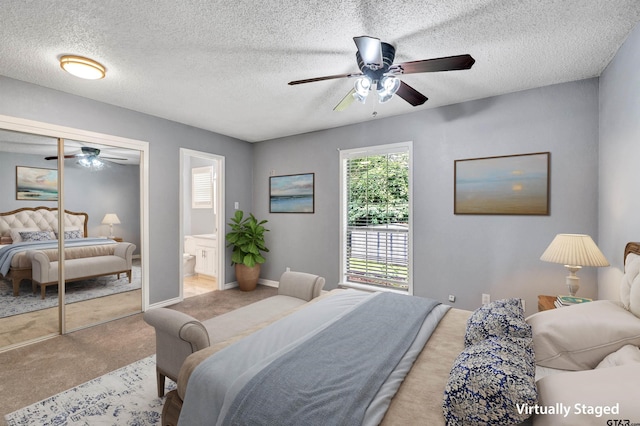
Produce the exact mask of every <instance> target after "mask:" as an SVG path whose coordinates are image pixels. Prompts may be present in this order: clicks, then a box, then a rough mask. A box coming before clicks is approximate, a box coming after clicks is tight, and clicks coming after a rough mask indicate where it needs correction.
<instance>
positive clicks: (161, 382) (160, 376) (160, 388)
mask: <svg viewBox="0 0 640 426" xmlns="http://www.w3.org/2000/svg"><path fill="white" fill-rule="evenodd" d="M164 377H165V376H164V374H162V373H161V372H160V370H159V369H158V368H157V367H156V379H157V381H158V398H162V397H163V396H164Z"/></svg>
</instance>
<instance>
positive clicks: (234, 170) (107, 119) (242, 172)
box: [0, 76, 253, 304]
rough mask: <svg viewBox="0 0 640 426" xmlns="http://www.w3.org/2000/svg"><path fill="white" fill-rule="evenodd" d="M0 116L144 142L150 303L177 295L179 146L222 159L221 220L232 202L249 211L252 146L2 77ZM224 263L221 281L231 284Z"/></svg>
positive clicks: (230, 211) (229, 270)
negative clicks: (223, 209)
mask: <svg viewBox="0 0 640 426" xmlns="http://www.w3.org/2000/svg"><path fill="white" fill-rule="evenodd" d="M0 114H3V115H8V116H12V117H20V118H24V119H29V120H37V121H42V122H46V123H53V124H57V125H61V126H68V127H72V128H76V129H82V130H88V131H93V132H100V133H105V134H109V135H115V136H121V137H125V138H131V139H137V140H142V141H147V142H149V146H150V149H149V151H150V152H149V163H150V167H149V177H150V179H149V180H150V182H149V190H150V194H149V208H150V219H149V230H150V232H149V234H150V235H149V240H150V247H149V250H150V252H149V258H150V265H149V266H150V268H149V269H150V270H149V272H150V275H149V280H150V287H151V288H150V298H149V299H150V302H151V303H152V304H153V303H158V302H161V301H163V300H167V299H171V298H175V297H178V295H179V283H180V280H179V277H178V271H179V262H181V261H182V252H181V249H180V242H179V227H178V226H177V224H178V216H179V211H180V210H179V209H180V208H181V207H180V205H179V202H178V194H179V191H178V188H179V183H180V176H179V173H180V164H179V163H180V155H179V148H180V147H184V148H189V149H193V150H197V151H203V152H209V153H213V154H218V155H221V156H224V157H225V163H226V181H225V182H226V187H225V192H226V196H227V199H228V200H230V201H229V202H227V203H226V212H225V217H230V216H231V215H232V214H233V201H238V202H239V203H240V205H241V206H242V207H243V208H246V209H247V210H248V209H250V208H251V203H252V192H251V186H252V182H253V176H252V158H253V145H251V144H249V143H247V142H243V141H240V140H237V139H234V138H230V137H226V136H222V135H219V134H215V133H212V132H208V131H205V130H202V129H197V128H194V127H190V126H186V125H183V124H179V123H175V122H171V121H168V120H164V119H161V118H157V117H153V116H149V115H146V114H141V113H137V112H134V111H131V110H127V109H124V108H119V107H115V106H112V105H107V104H104V103H100V102H96V101H93V100H90V99H86V98H82V97H79V96H74V95H69V94H66V93H63V92H59V91H56V90H50V89H47V88H43V87H40V86H37V85H34V84H29V83H24V82H21V81H18V80H14V79H10V78H6V77H2V76H0ZM212 119H215V118H212ZM228 256H230V253H229V254H228ZM226 264H227V266H226V277H227V278H226V279H227V281H230V282H231V281H234V280H235V278H234V277H235V274H234V272H233V268H231V267H230V266H229V262H226Z"/></svg>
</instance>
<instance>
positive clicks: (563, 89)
mask: <svg viewBox="0 0 640 426" xmlns="http://www.w3.org/2000/svg"><path fill="white" fill-rule="evenodd" d="M638 57H640V30H639V29H638V28H637V27H636V28H635V30H634V31H633V32H631V33H630V35H629V37H628V39H627V40H626V42H625V44H624V45H623V46H622V47H621V49H620V50H619V51H618V52H617V54H616V56H615V57H614V58H613V60H612V62H611V64H610V65H609V66H608V68H607V69H606V70H605V72H604V73H603V74H602V76H600V77H599V78H594V79H589V80H582V81H577V82H569V83H563V84H559V85H555V86H551V87H542V88H536V89H531V90H527V91H523V92H518V93H513V94H509V95H503V96H498V97H495V98H489V99H482V100H476V101H470V102H466V103H463V104H458V105H452V106H448V107H442V108H438V109H436V110H425V111H419V112H415V113H411V114H408V115H405V116H399V117H393V118H387V119H384V120H378V121H369V122H366V123H364V124H357V125H352V126H349V127H345V128H338V129H332V130H326V131H320V132H315V133H309V134H305V135H301V136H292V137H287V138H282V139H279V140H274V141H267V142H261V143H257V144H250V143H246V142H243V141H240V140H237V139H234V138H231V137H227V136H223V135H219V134H214V133H212V132H208V131H205V130H201V129H197V128H193V127H189V126H186V125H182V124H177V123H174V122H169V121H167V120H163V119H161V118H157V117H152V116H148V115H144V114H141V113H137V112H133V111H131V110H126V109H122V108H118V107H114V106H111V105H107V104H103V103H99V102H95V101H91V100H88V99H86V98H82V97H79V96H74V95H69V94H66V93H62V92H58V91H55V90H52V89H47V88H43V87H40V86H36V85H33V84H30V83H25V82H22V81H18V80H15V79H11V78H7V77H1V78H0V93H1V94H2V96H0V114H3V115H6V116H12V117H20V118H24V119H31V120H37V121H42V122H49V123H55V124H59V125H64V126H69V127H74V128H80V129H89V130H92V131H96V132H102V133H107V134H113V135H119V136H123V137H130V138H134V139H140V140H146V141H150V143H151V159H150V161H151V171H150V173H151V176H150V180H151V182H153V185H152V186H151V196H150V210H151V211H153V212H157V213H155V214H154V215H152V216H151V217H150V224H149V225H150V233H151V240H152V244H151V247H150V281H151V282H152V283H153V284H152V286H151V288H150V292H151V294H150V302H151V303H152V304H160V303H162V302H164V301H170V300H173V299H175V298H176V297H177V295H178V287H177V284H176V283H177V281H178V278H179V272H178V270H179V267H178V265H179V264H178V258H177V256H174V253H177V252H179V235H178V231H177V230H176V228H175V224H176V223H177V222H178V208H177V207H176V206H177V205H178V202H177V193H178V182H177V179H176V176H177V175H178V163H177V160H176V159H177V156H178V148H179V147H180V146H185V147H188V148H190V149H195V150H199V151H209V152H215V153H219V154H221V155H224V156H225V158H226V161H227V200H228V202H227V203H226V216H227V217H229V216H230V215H231V214H232V213H233V202H234V201H238V202H239V204H240V206H241V207H243V208H245V209H247V210H248V209H251V210H252V211H254V212H256V214H259V215H262V216H264V217H267V218H268V219H269V220H270V224H271V225H272V232H271V234H270V235H269V238H271V241H270V244H271V246H273V250H272V253H271V255H270V258H269V263H268V264H267V265H266V266H265V272H264V278H266V279H271V280H276V279H277V278H278V277H279V275H280V273H281V272H282V271H283V270H284V268H285V267H287V266H290V267H292V268H293V269H299V270H307V271H310V272H316V273H318V272H322V273H323V274H324V275H325V276H326V278H327V282H328V283H335V282H336V281H337V272H336V271H337V264H338V259H337V258H336V257H335V256H334V255H332V253H336V252H337V244H338V242H337V235H336V236H335V237H334V238H332V237H331V235H325V233H324V232H323V229H331V228H335V227H336V226H337V223H338V217H337V213H336V212H333V211H330V208H329V206H331V205H332V204H333V203H334V201H333V200H334V197H335V196H336V195H335V193H336V191H337V182H336V180H335V179H336V178H335V176H336V175H337V167H338V166H337V151H336V150H335V148H344V147H349V146H362V145H375V144H385V143H390V142H399V141H405V140H413V141H414V144H415V145H416V176H415V179H416V181H415V184H416V187H417V188H420V191H419V192H418V193H417V194H416V203H417V210H416V211H415V216H416V217H419V218H420V220H419V221H417V222H416V225H415V227H416V229H415V233H416V234H417V235H421V236H422V235H424V236H425V237H424V238H423V239H421V240H420V241H419V242H417V244H416V246H415V247H414V249H415V251H416V257H417V258H420V259H421V260H422V261H421V262H420V265H419V266H417V267H416V270H415V294H416V295H429V296H431V297H435V298H437V299H440V300H446V296H447V295H448V294H455V295H456V296H457V298H458V299H457V300H458V301H457V302H456V305H455V306H456V307H461V308H467V309H471V308H473V307H476V306H479V304H480V299H481V294H482V293H490V294H491V295H492V297H493V298H500V297H507V296H511V295H518V296H521V297H524V298H525V300H526V302H527V310H528V312H529V313H532V312H534V311H535V306H536V297H537V295H538V294H555V293H557V292H558V291H559V290H558V289H559V288H562V282H563V280H564V275H565V272H564V270H563V268H562V267H561V266H557V265H551V264H546V263H544V262H541V261H539V257H540V254H541V252H542V250H544V248H545V247H546V245H547V244H548V243H549V242H550V240H551V238H552V237H553V235H555V234H556V233H558V232H584V233H588V234H591V235H592V236H593V237H594V239H596V241H597V242H598V244H599V247H600V248H601V249H602V251H603V252H604V254H605V256H606V257H607V258H608V259H609V261H610V262H611V264H612V267H610V268H601V269H599V270H595V269H591V268H585V269H584V270H583V271H581V277H582V281H583V289H582V290H581V293H580V294H582V295H585V296H592V297H599V298H607V297H613V296H612V295H614V294H615V291H614V290H612V288H613V287H615V285H616V284H617V282H618V281H619V278H620V275H621V270H622V263H621V258H620V251H621V247H623V245H624V242H626V241H637V240H638V239H640V225H638V224H637V223H636V221H635V217H636V212H637V211H638V208H639V207H640V206H638V203H639V201H638V199H637V197H633V196H631V194H634V193H635V191H636V186H637V185H636V184H635V173H634V170H635V167H636V163H637V160H635V159H637V157H638V155H639V154H640V147H639V145H638V144H637V135H638V134H640V132H639V129H638V124H637V122H638V121H640V120H638V118H639V116H640V109H639V108H638V105H637V103H636V102H635V99H637V98H638V96H639V95H640V85H639V84H638V78H639V77H638V76H637V73H636V71H635V70H637V69H638V66H640V64H639V63H638ZM177 141H179V142H177ZM552 144H553V145H552ZM539 151H550V152H551V163H552V170H551V182H552V190H551V194H552V195H551V196H552V200H551V209H552V210H551V215H550V216H548V217H539V218H529V217H527V218H520V217H495V216H494V217H456V216H454V215H453V214H452V209H453V203H452V193H453V192H452V180H453V171H452V167H453V161H454V160H456V159H460V158H475V157H482V156H488V155H505V154H519V153H527V152H539ZM285 152H286V153H287V155H286V156H284V155H283V153H285ZM290 156H291V157H290ZM287 158H295V159H296V164H295V167H294V166H293V165H292V162H290V161H287V160H286V159H287ZM285 161H286V162H285ZM421 165H424V166H423V167H421ZM247 167H248V168H249V169H252V170H254V173H253V176H251V175H249V174H247V173H245V172H243V169H244V168H247ZM272 169H273V170H276V172H277V173H278V174H286V173H297V172H309V171H313V172H315V173H316V177H317V187H316V188H317V197H318V198H317V202H318V210H317V213H316V214H314V215H308V216H304V217H295V218H294V219H293V220H291V218H289V223H286V224H285V223H284V221H285V218H281V217H277V216H275V215H268V213H267V211H268V209H267V207H266V202H267V198H266V197H267V193H266V188H267V186H266V181H267V179H268V176H269V172H270V170H272ZM300 232H304V233H305V239H304V240H303V241H300V240H298V239H296V238H295V236H296V235H298V234H299V233H300ZM336 232H337V231H336ZM307 241H314V242H315V243H314V244H313V245H309V244H308V243H307ZM461 247H462V249H463V252H462V253H461ZM285 248H286V250H285ZM458 258H462V259H464V261H462V260H461V261H460V264H455V265H452V264H451V259H458ZM226 275H227V277H228V279H227V281H231V280H232V279H231V277H232V276H233V275H232V271H231V269H230V268H229V267H227V270H226ZM596 283H598V284H596ZM327 287H330V285H328V286H327Z"/></svg>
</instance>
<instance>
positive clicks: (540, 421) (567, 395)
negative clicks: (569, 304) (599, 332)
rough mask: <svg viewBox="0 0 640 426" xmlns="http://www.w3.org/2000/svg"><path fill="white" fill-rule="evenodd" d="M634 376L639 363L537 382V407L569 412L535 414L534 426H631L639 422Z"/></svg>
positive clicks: (639, 390)
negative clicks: (560, 409) (556, 408)
mask: <svg viewBox="0 0 640 426" xmlns="http://www.w3.org/2000/svg"><path fill="white" fill-rule="evenodd" d="M562 309H566V308H562ZM636 377H640V364H633V365H624V366H621V367H615V368H600V369H597V370H587V371H572V372H569V373H561V374H554V375H551V376H546V377H543V378H542V379H540V380H538V382H537V385H538V406H539V407H541V408H543V409H544V408H545V407H548V408H551V407H561V408H562V409H563V410H564V411H565V412H566V410H569V411H568V414H567V416H566V417H565V416H564V412H563V413H562V414H536V415H535V416H533V425H534V426H565V425H566V426H568V425H580V426H590V425H593V426H604V425H632V424H634V423H633V422H637V421H638V419H640V404H638V395H640V380H634V379H635V378H636ZM607 411H608V412H607ZM621 419H627V420H626V421H625V420H621ZM615 420H617V422H616V421H615ZM629 420H630V421H629Z"/></svg>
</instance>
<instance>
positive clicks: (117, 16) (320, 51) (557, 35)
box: [0, 0, 640, 142]
mask: <svg viewBox="0 0 640 426" xmlns="http://www.w3.org/2000/svg"><path fill="white" fill-rule="evenodd" d="M0 17H1V25H0V40H1V41H2V42H1V43H0V75H4V76H7V77H11V78H15V79H18V80H23V81H27V82H31V83H35V84H38V85H41V86H45V87H50V88H53V89H57V90H61V91H64V92H68V93H73V94H76V95H80V96H84V97H87V98H91V99H95V100H99V101H102V102H106V103H109V104H113V105H117V106H121V107H124V108H129V109H132V110H135V111H140V112H144V113H147V114H152V115H155V116H158V117H163V118H166V119H170V120H174V121H178V122H181V123H185V124H189V125H193V126H196V127H200V128H203V129H208V130H211V131H214V132H217V133H221V134H225V135H229V136H233V137H236V138H239V139H242V140H246V141H250V142H257V141H262V140H267V139H272V138H276V137H281V136H286V135H293V134H299V133H305V132H309V131H314V130H320V129H326V128H331V127H337V126H342V125H346V124H351V123H357V122H362V121H367V120H372V119H375V118H373V116H374V114H373V112H374V111H375V112H377V118H381V117H388V116H392V115H398V114H405V113H409V112H413V111H416V110H419V109H424V108H433V107H436V106H441V105H447V104H453V103H458V102H463V101H467V100H471V99H479V98H484V97H488V96H494V95H498V94H503V93H509V92H514V91H519V90H524V89H529V88H533V87H539V86H545V85H549V84H555V83H561V82H566V81H573V80H579V79H584V78H590V77H594V76H598V75H600V73H601V72H602V71H603V70H604V68H605V67H606V65H607V64H608V63H609V61H610V60H611V58H612V57H613V55H614V54H615V53H616V51H617V49H618V48H619V47H620V45H621V44H622V43H623V42H624V40H625V38H626V36H627V35H628V33H629V32H630V31H631V29H632V28H633V27H634V25H635V24H636V23H637V22H638V21H639V20H640V1H638V0H600V1H595V0H536V1H534V0H530V1H526V0H520V1H510V2H505V1H503V0H446V1H445V0H439V1H425V0H422V1H413V0H403V1H394V0H386V1H384V2H383V1H367V0H309V1H300V0H272V1H262V2H259V1H256V0H234V1H205V0H199V1H198V0H183V1H176V0H135V1H131V2H123V1H113V0H103V1H77V0H73V1H72V0H48V1H31V0H3V1H2V7H1V8H0ZM360 35H369V36H374V37H378V38H380V39H381V40H383V41H386V42H389V43H391V44H393V45H394V46H395V47H396V60H395V62H396V63H397V62H405V61H412V60H420V59H429V58H436V57H442V56H451V55H459V54H465V53H469V54H471V55H472V56H473V57H474V58H475V59H476V63H475V65H474V66H473V68H472V69H471V70H466V71H449V72H439V73H423V74H411V75H406V76H403V77H402V80H403V81H405V82H406V83H407V84H409V85H411V86H412V87H414V88H415V89H417V90H419V91H420V92H422V93H424V94H425V95H426V96H427V97H428V98H429V100H428V101H427V102H426V103H425V104H424V105H423V106H420V107H412V106H410V105H409V104H408V103H406V102H405V101H403V100H402V99H400V98H398V97H395V98H394V99H392V100H391V101H390V102H388V103H386V104H377V103H376V102H374V101H375V99H374V97H373V96H370V97H369V98H370V99H369V100H368V102H367V103H366V104H365V105H362V104H359V103H354V104H352V105H351V106H350V107H349V108H348V109H347V110H346V111H343V112H334V111H333V107H334V106H335V105H336V104H337V103H338V102H339V101H340V100H341V99H342V98H343V97H344V96H345V95H346V93H347V92H348V91H349V90H350V89H351V88H352V87H353V86H352V85H353V80H349V79H339V80H330V81H323V82H315V83H309V84H304V85H299V86H288V85H287V82H289V81H291V80H297V79H304V78H310V77H318V76H324V75H330V74H342V73H349V72H358V71H359V70H358V67H357V65H356V60H355V51H356V47H355V44H354V42H353V39H352V38H353V37H354V36H360ZM65 54H75V55H83V56H88V57H90V58H93V59H95V60H97V61H99V62H101V63H102V64H103V65H105V66H106V68H107V77H106V78H105V79H103V80H98V81H86V80H81V79H78V78H75V77H72V76H71V75H68V74H66V73H65V72H63V71H62V70H61V69H60V67H59V65H58V58H59V57H60V56H62V55H65ZM1 95H2V94H1V93H0V96H1Z"/></svg>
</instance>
